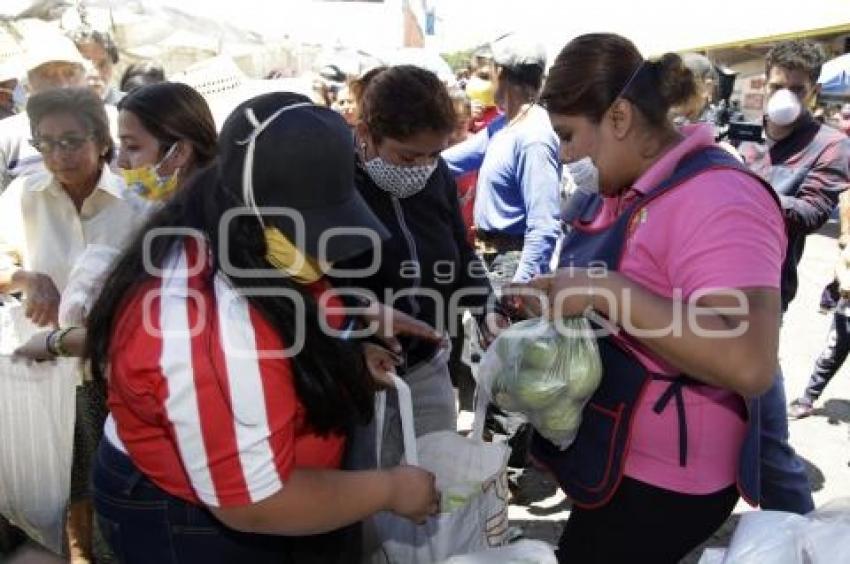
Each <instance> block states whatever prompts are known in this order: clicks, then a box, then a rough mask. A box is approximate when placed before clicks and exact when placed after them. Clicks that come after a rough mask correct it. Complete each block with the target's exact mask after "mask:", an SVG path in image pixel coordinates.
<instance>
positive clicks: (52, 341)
mask: <svg viewBox="0 0 850 564" xmlns="http://www.w3.org/2000/svg"><path fill="white" fill-rule="evenodd" d="M60 331H61V329H54V330H53V331H51V332H50V333H48V334H47V339H45V341H44V348H45V349H47V352H48V354H50V355H51V356H59V351H58V350H56V336H57V335H58V334H59V332H60Z"/></svg>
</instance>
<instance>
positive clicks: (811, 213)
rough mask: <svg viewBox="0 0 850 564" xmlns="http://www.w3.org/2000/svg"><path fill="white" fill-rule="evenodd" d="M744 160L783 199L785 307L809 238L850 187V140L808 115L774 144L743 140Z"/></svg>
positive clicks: (741, 150)
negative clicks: (785, 243)
mask: <svg viewBox="0 0 850 564" xmlns="http://www.w3.org/2000/svg"><path fill="white" fill-rule="evenodd" d="M740 152H741V155H742V156H743V157H744V161H746V163H747V164H748V165H750V168H752V169H753V171H754V172H755V173H756V174H758V175H759V176H761V177H762V178H763V179H765V180H766V181H767V182H769V183H770V185H771V186H773V189H774V190H775V191H776V193H777V195H778V196H779V199H780V201H781V202H782V210H783V212H784V214H785V225H786V229H787V232H788V251H787V254H786V256H785V263H784V264H783V265H782V308H783V310H785V309H787V307H788V304H789V303H791V300H793V299H794V296H795V295H796V293H797V285H798V282H797V265H798V264H799V263H800V259H801V258H802V257H803V250H804V248H805V244H806V237H807V236H808V235H810V234H811V233H814V232H815V231H817V230H818V229H820V228H821V227H823V225H824V224H825V223H826V222H827V221H828V220H829V217H830V215H831V214H832V212H833V210H834V209H835V206H836V204H837V203H838V196H839V194H841V192H843V191H844V190H846V189H847V187H848V186H850V139H848V138H847V136H846V135H844V134H843V133H841V132H840V131H838V130H836V129H833V128H831V127H828V126H825V125H821V124H819V123H818V122H817V121H815V120H814V119H812V118H811V117H808V118H807V119H805V120H804V121H803V122H802V123H801V124H800V126H799V127H798V128H797V129H795V130H794V132H793V133H791V135H790V136H788V137H787V138H785V139H783V140H782V141H778V142H777V143H775V144H774V145H773V146H769V145H766V144H756V143H744V144H743V145H741V147H740Z"/></svg>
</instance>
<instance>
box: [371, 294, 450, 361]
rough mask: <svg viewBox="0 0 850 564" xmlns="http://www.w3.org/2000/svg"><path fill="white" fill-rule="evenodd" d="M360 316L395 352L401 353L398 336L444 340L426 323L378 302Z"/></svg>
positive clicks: (440, 342) (440, 334)
mask: <svg viewBox="0 0 850 564" xmlns="http://www.w3.org/2000/svg"><path fill="white" fill-rule="evenodd" d="M361 318H362V319H363V321H364V322H366V323H367V324H371V325H372V326H373V328H374V330H375V336H376V337H378V338H379V339H381V341H383V343H384V345H386V347H387V348H388V349H390V350H391V351H392V352H394V353H397V354H400V353H401V343H400V342H399V341H398V337H400V336H405V337H415V338H418V339H424V340H426V341H432V342H434V343H437V344H444V342H445V340H446V338H445V336H444V335H443V334H442V333H440V332H439V331H437V330H436V329H434V328H433V327H431V326H430V325H428V324H427V323H425V322H422V321H419V320H418V319H414V318H413V317H411V316H409V315H407V314H406V313H402V312H400V311H398V310H397V309H394V308H391V307H390V306H388V305H385V304H382V303H380V302H375V303H373V304H372V308H371V309H370V310H369V311H364V312H363V313H362V314H361Z"/></svg>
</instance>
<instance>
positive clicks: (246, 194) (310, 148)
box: [219, 92, 389, 262]
mask: <svg viewBox="0 0 850 564" xmlns="http://www.w3.org/2000/svg"><path fill="white" fill-rule="evenodd" d="M219 158H220V163H219V166H220V167H221V176H222V180H223V183H224V185H225V187H226V189H227V190H229V191H231V192H233V193H234V195H235V196H236V197H237V198H238V199H239V200H243V201H245V203H246V205H248V206H252V207H256V208H266V207H284V208H289V209H291V210H295V211H297V212H299V214H300V215H301V217H302V218H303V220H304V221H303V229H304V231H303V233H302V234H300V235H301V236H300V237H299V233H298V230H297V229H298V228H297V226H296V223H295V222H294V221H293V220H292V218H290V217H287V216H277V215H268V216H265V215H263V213H262V211H258V213H259V215H260V217H261V220H262V221H263V222H264V224H267V225H273V226H274V227H277V228H278V229H279V230H280V231H281V232H282V233H283V234H284V235H285V236H286V237H287V238H288V239H289V240H290V241H292V242H293V244H295V245H296V246H301V245H303V247H304V248H301V249H300V250H301V251H302V252H305V253H306V254H307V255H309V256H311V257H314V258H323V259H325V260H328V261H331V262H334V261H338V260H343V259H346V258H350V257H353V256H356V255H358V254H360V253H362V252H364V251H367V250H369V249H370V248H372V247H373V246H374V239H372V238H370V237H368V236H366V235H365V234H359V233H357V234H354V233H351V232H349V233H344V234H340V235H338V236H333V237H329V238H327V235H325V241H322V239H323V234H325V233H327V232H328V230H329V229H340V228H341V229H343V230H344V229H352V230H358V231H361V230H371V232H374V233H375V234H377V236H378V238H380V239H386V238H388V237H389V232H388V231H387V230H386V228H385V227H384V225H383V224H382V223H381V222H380V221H379V220H378V218H377V216H375V214H374V213H373V212H372V210H371V209H370V208H369V206H368V204H366V202H365V200H363V198H362V196H361V195H360V193H359V192H358V191H357V189H356V187H355V185H354V171H355V158H354V138H353V137H352V135H351V130H350V129H349V127H348V125H347V124H346V123H345V120H344V119H343V118H342V116H340V115H339V114H338V113H337V112H335V111H333V110H331V109H329V108H325V107H322V106H317V105H315V104H313V103H312V102H310V100H309V99H308V98H307V97H306V96H303V95H301V94H294V93H291V92H271V93H268V94H263V95H260V96H256V97H254V98H251V99H250V100H248V101H246V102H243V103H242V104H240V105H239V106H237V107H236V109H235V110H234V111H233V113H232V114H230V117H228V118H227V120H226V121H225V123H224V126H223V127H222V130H221V135H220V136H219ZM320 243H325V244H323V245H320ZM320 246H321V247H323V249H321V250H322V251H324V254H323V256H322V255H320Z"/></svg>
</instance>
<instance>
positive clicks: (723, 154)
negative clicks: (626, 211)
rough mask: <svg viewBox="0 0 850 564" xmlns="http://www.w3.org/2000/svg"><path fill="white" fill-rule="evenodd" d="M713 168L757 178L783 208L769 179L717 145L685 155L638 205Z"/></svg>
mask: <svg viewBox="0 0 850 564" xmlns="http://www.w3.org/2000/svg"><path fill="white" fill-rule="evenodd" d="M712 169H727V170H737V171H739V172H742V173H744V174H746V175H747V176H749V177H751V178H753V179H754V180H756V181H757V182H758V183H759V184H760V185H761V186H762V187H763V188H764V189H765V190H766V191H767V193H768V194H770V197H771V198H772V199H773V201H774V203H775V204H776V206H777V207H778V208H779V209H780V210H781V209H782V206H781V204H780V202H779V198H778V196H777V195H776V192H775V191H774V190H773V188H772V187H771V185H770V184H768V183H767V181H765V180H764V179H763V178H762V177H760V176H759V175H757V174H756V173H755V172H753V171H752V170H750V168H749V167H748V166H747V165H745V164H744V163H742V162H741V161H739V160H738V159H736V158H735V157H734V156H732V155H731V154H729V153H728V152H727V151H726V150H725V149H722V148H720V147H717V146H711V147H706V148H704V149H700V150H698V151H694V152H693V153H690V154H688V155H685V157H683V158H682V160H680V161H679V164H677V165H676V169H675V170H674V171H673V174H671V175H670V176H669V177H667V178H666V179H665V180H664V181H663V182H661V184H659V185H658V186H656V187H654V188H653V189H652V190H650V191H649V192H647V194H646V195H645V196H644V197H643V198H641V199H640V200H639V201H638V203H637V206H638V207H643V206H644V205H646V204H647V203H648V202H649V201H651V200H654V199H655V198H657V197H659V196H661V195H662V194H664V193H666V192H669V191H670V190H672V189H674V188H676V187H677V186H679V185H681V184H682V183H684V182H685V181H687V180H689V179H691V178H693V177H695V176H697V175H699V174H701V173H703V172H705V171H707V170H712Z"/></svg>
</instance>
